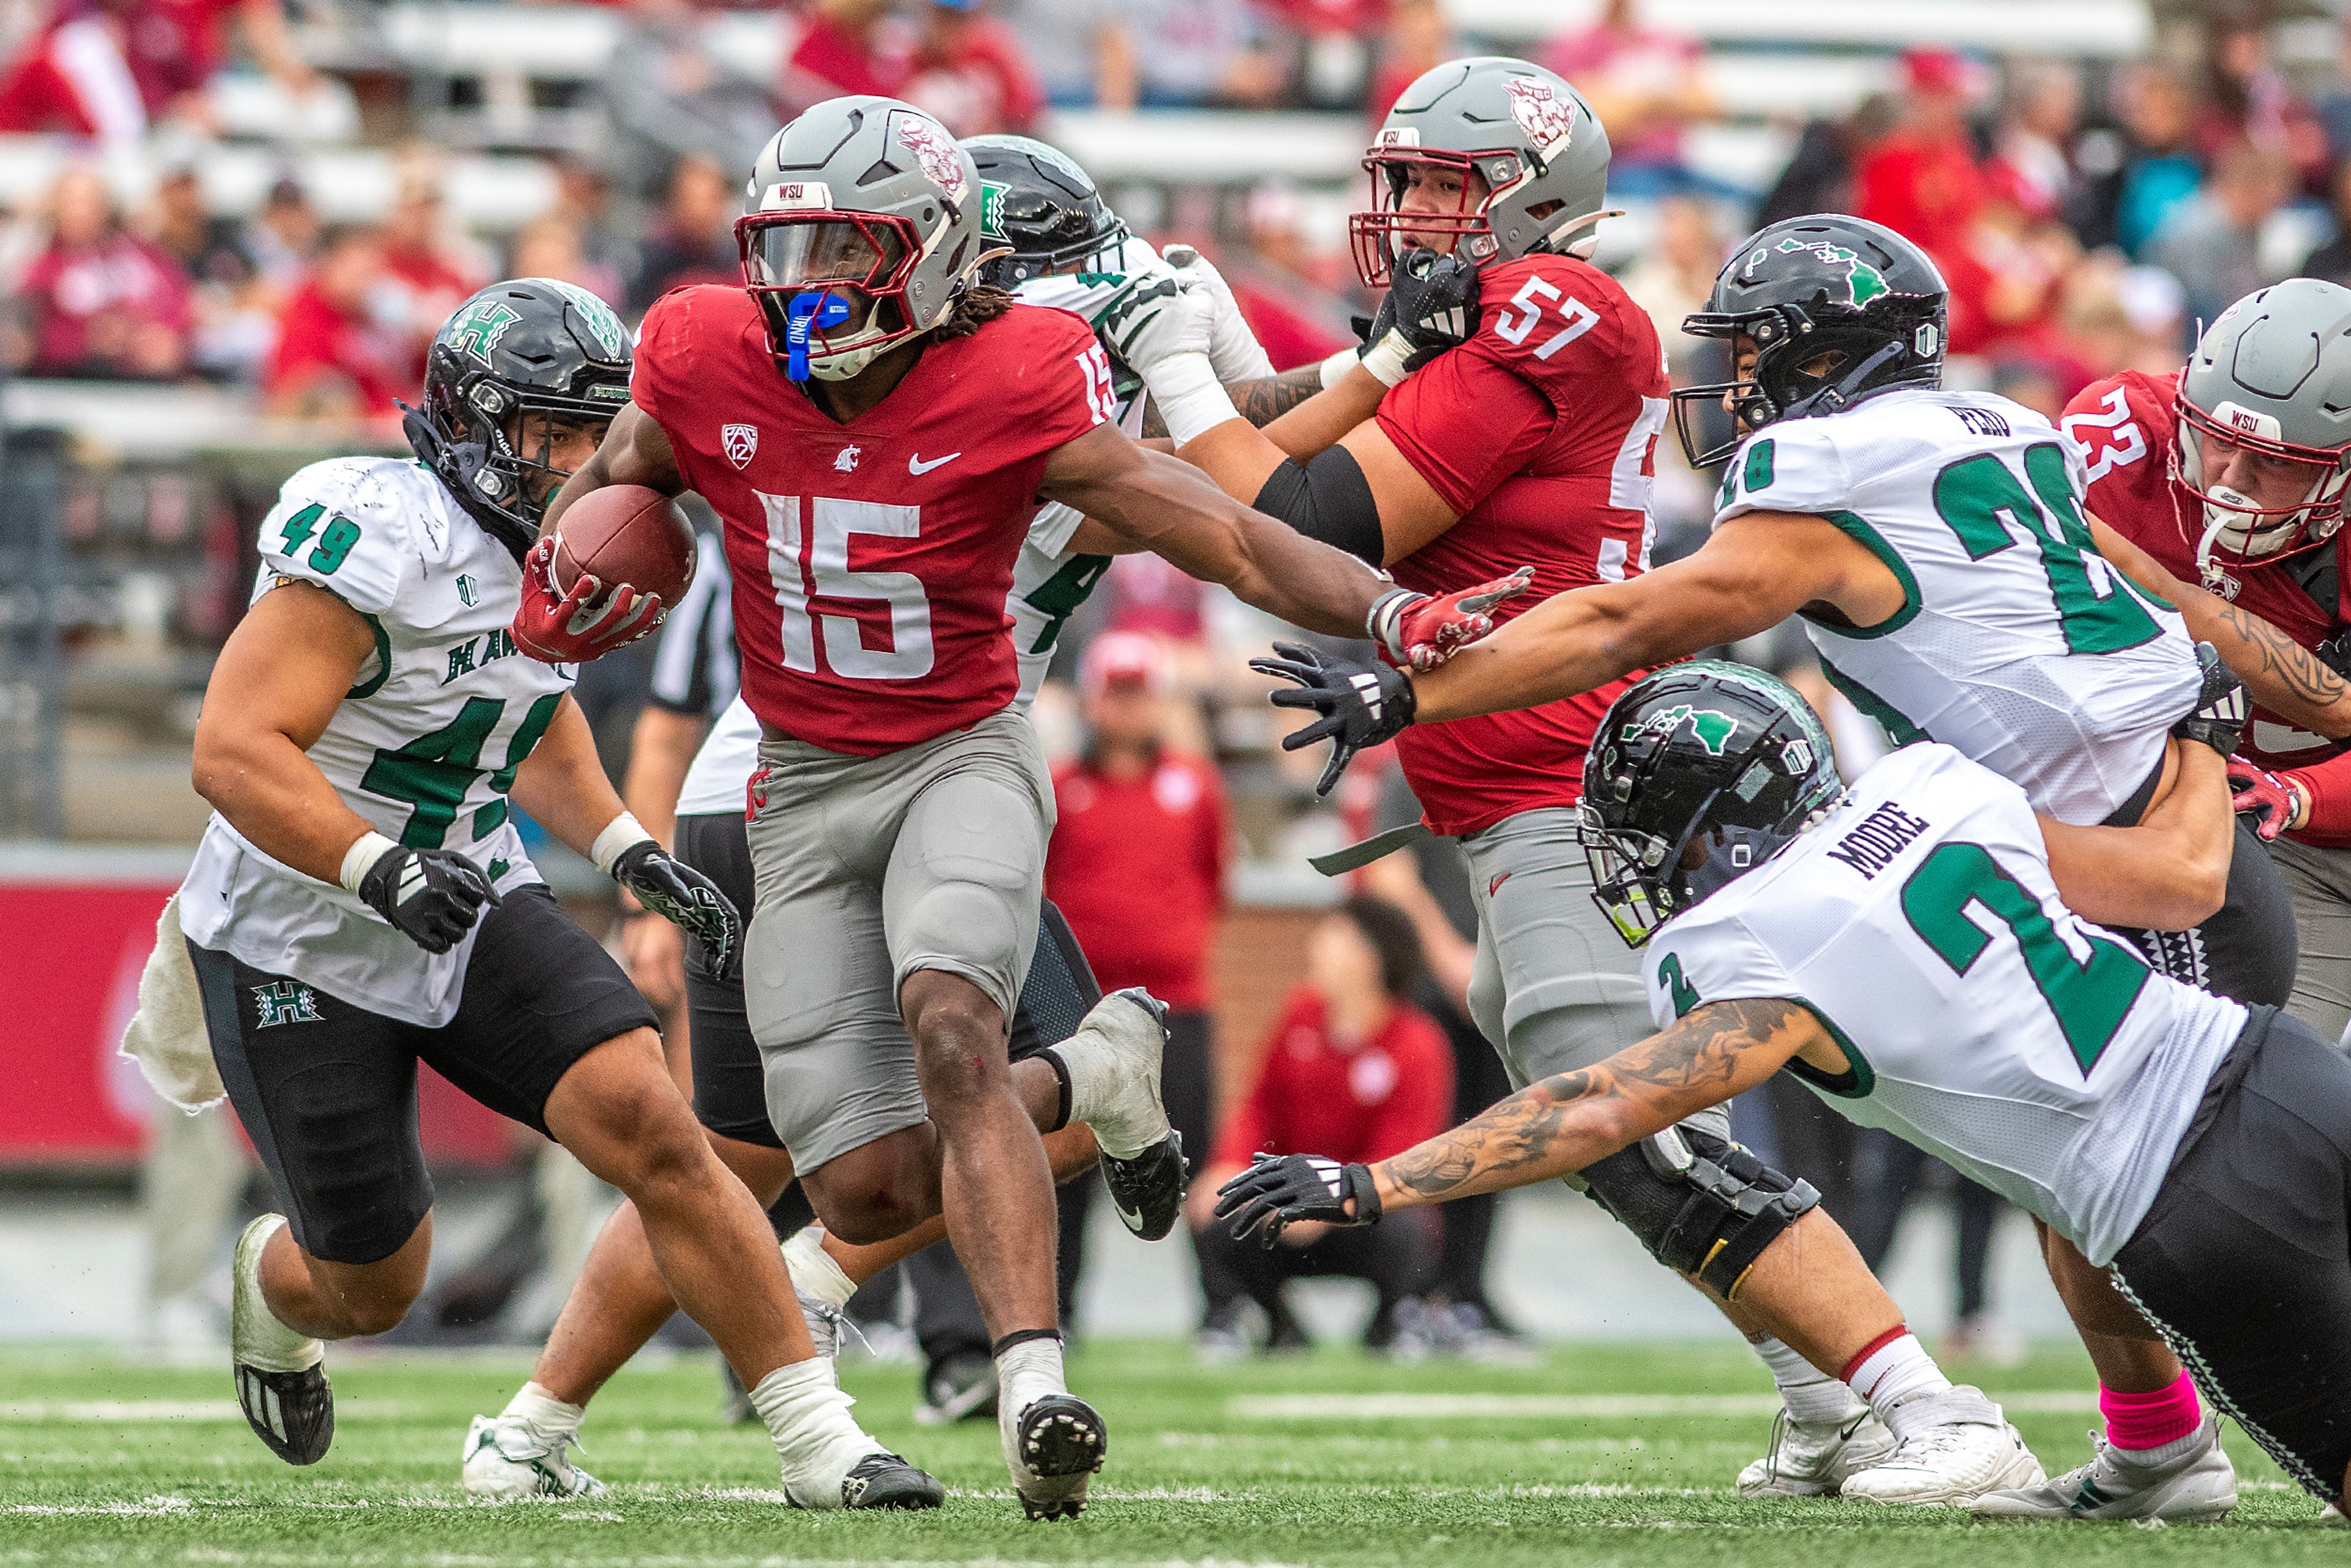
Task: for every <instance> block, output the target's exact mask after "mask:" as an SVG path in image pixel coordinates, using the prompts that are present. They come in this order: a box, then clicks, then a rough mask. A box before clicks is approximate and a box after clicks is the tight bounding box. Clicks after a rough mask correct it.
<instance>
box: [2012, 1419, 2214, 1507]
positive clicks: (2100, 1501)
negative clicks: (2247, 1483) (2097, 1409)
mask: <svg viewBox="0 0 2351 1568" xmlns="http://www.w3.org/2000/svg"><path fill="white" fill-rule="evenodd" d="M2203 1437H2204V1441H2203V1443H2202V1445H2201V1446H2200V1447H2199V1448H2197V1449H2196V1450H2195V1451H2194V1452H2193V1453H2191V1454H2189V1455H2188V1456H2187V1457H2186V1458H2178V1459H2174V1460H2172V1461H2171V1463H2169V1464H2168V1465H2137V1464H2133V1463H2132V1462H2131V1461H2130V1458H2129V1457H2128V1452H2129V1451H2128V1450H2127V1449H2123V1448H2116V1447H2114V1446H2113V1445H2112V1444H2110V1443H2108V1442H2107V1441H2106V1439H2105V1437H2104V1436H2103V1435H2101V1434H2099V1433H2097V1432H2092V1433H2091V1434H2090V1441H2091V1443H2092V1445H2093V1446H2094V1447H2095V1455H2094V1457H2093V1458H2091V1460H2090V1462H2089V1463H2088V1464H2086V1465H2083V1466H2081V1467H2079V1468H2078V1469H2071V1470H2067V1471H2066V1472H2065V1473H2064V1475H2062V1476H2054V1477H2052V1478H2051V1479H2048V1480H2045V1481H2043V1482H2042V1483H2041V1484H2040V1485H2039V1486H2037V1487H2019V1488H2015V1489H2013V1490H2007V1491H1995V1492H1986V1493H1985V1494H1984V1495H1983V1496H1981V1497H1980V1498H1978V1499H1976V1500H1975V1501H1973V1502H1971V1503H1970V1504H1969V1505H1968V1511H1969V1512H1970V1513H1972V1514H1974V1515H1975V1516H1976V1517H1977V1518H1978V1519H2162V1520H2172V1521H2179V1522H2180V1523H2183V1524H2185V1523H2200V1522H2204V1521H2210V1520H2215V1519H2219V1518H2220V1517H2221V1516H2222V1515H2224V1514H2226V1513H2227V1512H2228V1511H2230V1510H2231V1509H2232V1508H2234V1507H2236V1506H2237V1468H2236V1467H2235V1466H2234V1465H2232V1464H2231V1463H2230V1462H2229V1455H2228V1453H2227V1451H2226V1450H2225V1449H2223V1448H2221V1447H2220V1421H2219V1419H2218V1418H2217V1417H2215V1416H2211V1415H2209V1414H2208V1415H2207V1416H2205V1417H2204V1431H2203Z"/></svg>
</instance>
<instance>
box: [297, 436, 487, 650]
mask: <svg viewBox="0 0 2351 1568" xmlns="http://www.w3.org/2000/svg"><path fill="white" fill-rule="evenodd" d="M439 492H440V481H439V480H437V479H435V478H434V476H432V475H430V474H428V473H426V472H425V471H424V470H423V468H421V467H419V466H418V465H415V464H414V463H412V462H409V461H407V460H406V459H404V458H392V457H342V458H335V459H332V460H330V461H329V462H325V463H314V464H312V465H310V466H308V468H304V469H302V470H301V471H300V472H298V473H297V474H296V475H295V476H293V477H292V478H290V479H288V480H287V481H286V485H285V487H284V488H283V489H282V490H280V491H279V493H278V498H277V505H276V506H275V507H271V508H270V510H269V515H268V516H267V517H265V518H263V519H262V523H261V533H260V538H259V541H258V543H259V547H260V551H261V560H262V565H263V567H264V568H265V569H266V570H267V571H269V572H271V573H273V574H275V575H277V576H278V577H286V578H294V579H298V580H302V581H305V582H313V583H316V584H318V585H319V587H321V588H324V589H326V590H327V591H329V592H331V593H333V594H334V595H336V597H338V598H340V599H341V600H342V601H344V602H346V603H348V604H350V606H351V608H353V609H354V610H357V611H360V612H361V613H363V614H368V615H381V614H383V613H385V612H388V611H390V610H391V609H392V605H393V604H394V603H395V602H396V601H398V599H399V597H400V586H401V583H402V580H404V579H405V578H406V577H407V575H408V572H409V569H410V567H411V565H412V563H413V562H414V561H415V560H416V559H418V557H419V556H420V555H421V554H423V553H424V551H425V549H427V548H428V546H429V547H431V548H432V549H433V550H434V553H438V552H439V550H440V549H444V548H445V547H446V544H447V530H448V527H449V524H448V517H447V513H446V511H445V510H444V507H443V506H442V497H441V496H440V493H439Z"/></svg>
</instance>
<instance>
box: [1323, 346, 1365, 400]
mask: <svg viewBox="0 0 2351 1568" xmlns="http://www.w3.org/2000/svg"><path fill="white" fill-rule="evenodd" d="M1363 362H1364V356H1363V355H1362V354H1360V353H1358V352H1357V351H1356V350H1353V349H1342V350H1339V351H1338V352H1337V353H1335V354H1333V355H1332V356H1331V357H1330V358H1329V359H1327V360H1325V361H1322V390H1323V391H1324V392H1329V391H1330V390H1331V389H1332V387H1335V386H1337V385H1338V384H1339V383H1340V382H1343V381H1345V380H1346V379H1347V372H1348V371H1352V370H1353V369H1354V368H1355V367H1356V366H1357V365H1360V364H1362V363H1363Z"/></svg>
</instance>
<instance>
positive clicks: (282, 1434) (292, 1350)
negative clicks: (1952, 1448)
mask: <svg viewBox="0 0 2351 1568" xmlns="http://www.w3.org/2000/svg"><path fill="white" fill-rule="evenodd" d="M285 1223H286V1217H285V1216H283V1215H279V1214H265V1215H263V1216H261V1217H260V1218H257V1219H256V1220H255V1221H254V1222H253V1223H252V1224H250V1225H248V1226H246V1228H245V1234H244V1235H242V1236H240V1237H238V1238H237V1239H236V1251H235V1255H234V1257H233V1259H232V1260H231V1261H230V1264H229V1277H230V1280H231V1281H232V1284H231V1288H230V1293H229V1312H228V1344H229V1361H230V1364H231V1365H232V1366H233V1367H234V1369H235V1380H236V1403H237V1407H238V1408H239V1409H241V1410H243V1411H244V1412H245V1419H246V1424H247V1425H249V1426H250V1427H252V1428H253V1434H254V1436H255V1437H259V1438H260V1439H261V1440H262V1441H263V1442H264V1443H266V1444H267V1445H268V1447H269V1451H270V1452H271V1453H273V1454H275V1455H277V1457H278V1458H281V1459H283V1460H285V1461H286V1462H287V1464H289V1465H315V1464H317V1463H318V1462H319V1460H320V1459H323V1458H326V1457H327V1449H328V1448H329V1447H330V1446H331V1445H332V1444H333V1443H334V1440H335V1391H334V1388H333V1387H332V1385H329V1383H328V1381H327V1367H326V1359H327V1347H326V1346H325V1345H323V1344H321V1343H319V1341H317V1340H315V1339H312V1340H305V1339H300V1338H299V1337H298V1336H297V1335H296V1334H295V1333H294V1332H293V1331H292V1330H290V1329H288V1328H287V1326H286V1325H285V1324H283V1323H281V1322H278V1321H277V1318H276V1317H275V1316H273V1315H272V1314H271V1313H270V1311H269V1306H268V1303H267V1302H266V1301H263V1300H262V1297H261V1274H260V1263H261V1249H263V1248H264V1247H266V1246H267V1245H268V1244H269V1239H270V1238H271V1237H272V1236H275V1235H276V1234H277V1230H278V1228H279V1227H280V1226H282V1225H284V1224H285Z"/></svg>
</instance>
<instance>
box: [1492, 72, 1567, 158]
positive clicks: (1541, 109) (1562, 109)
mask: <svg viewBox="0 0 2351 1568" xmlns="http://www.w3.org/2000/svg"><path fill="white" fill-rule="evenodd" d="M1502 86H1503V88H1504V89H1505V90H1507V91H1508V92H1509V93H1510V118H1511V119H1512V120H1517V121H1518V122H1519V129H1520V130H1521V131H1525V132H1526V133H1527V140H1528V141H1531V142H1533V143H1534V144H1535V151H1536V152H1541V153H1543V154H1544V155H1546V156H1548V155H1549V154H1550V153H1551V152H1552V150H1553V147H1554V144H1556V145H1557V146H1559V147H1564V146H1566V145H1567V140H1568V137H1569V135H1570V134H1571V133H1572V132H1573V131H1574V130H1575V106H1574V105H1573V104H1572V103H1568V102H1564V101H1562V99H1561V98H1560V96H1559V94H1557V93H1556V92H1553V91H1552V86H1551V83H1549V82H1547V81H1538V80H1537V79H1535V78H1533V77H1512V78H1510V79H1509V80H1508V81H1505V82H1504V83H1503V84H1502Z"/></svg>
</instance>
